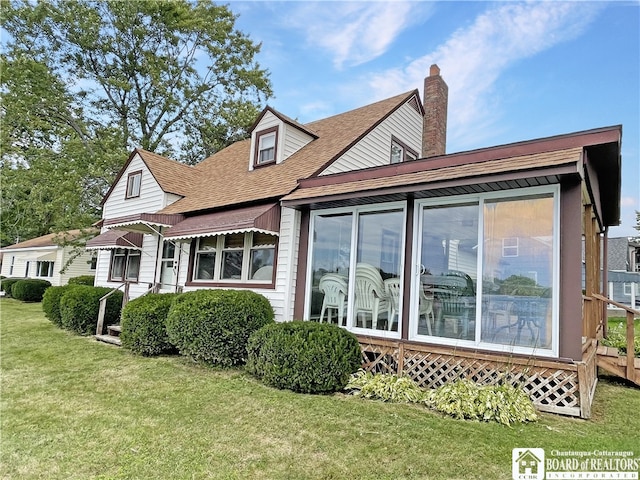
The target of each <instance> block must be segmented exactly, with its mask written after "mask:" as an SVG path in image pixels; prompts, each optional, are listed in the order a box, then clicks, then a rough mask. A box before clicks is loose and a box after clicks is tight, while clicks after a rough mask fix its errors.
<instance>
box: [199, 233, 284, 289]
mask: <svg viewBox="0 0 640 480" xmlns="http://www.w3.org/2000/svg"><path fill="white" fill-rule="evenodd" d="M276 240H277V237H276V236H275V235H271V234H268V233H262V232H244V233H231V234H227V235H216V236H212V237H203V238H199V239H198V241H197V243H196V247H195V250H194V262H193V277H192V278H193V282H195V283H204V282H234V283H242V282H250V283H255V282H258V283H262V282H264V283H271V282H272V280H273V268H274V264H275V250H276Z"/></svg>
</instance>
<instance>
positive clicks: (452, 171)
mask: <svg viewBox="0 0 640 480" xmlns="http://www.w3.org/2000/svg"><path fill="white" fill-rule="evenodd" d="M581 154H582V148H581V147H574V148H570V149H566V150H559V151H555V152H543V153H536V154H532V155H519V156H512V157H507V158H498V159H493V160H487V161H483V162H478V163H470V164H463V165H455V166H450V167H442V168H436V169H428V160H425V161H422V162H424V163H425V169H424V170H419V171H417V172H411V173H404V174H398V175H393V174H389V175H379V176H376V177H375V178H367V179H362V180H352V181H345V182H336V183H333V184H326V185H317V186H310V187H307V188H299V189H298V190H296V191H295V192H293V193H291V194H289V195H287V196H285V197H284V198H283V201H285V202H289V203H290V204H296V203H300V201H301V200H307V201H308V200H312V199H321V198H328V197H331V196H335V195H342V194H346V193H353V192H364V191H374V190H380V189H385V188H394V187H409V186H411V185H424V184H429V183H434V182H440V181H450V180H456V179H463V178H470V177H478V176H483V175H491V174H498V173H504V172H517V171H535V169H538V168H544V167H556V166H560V165H566V164H577V163H578V162H579V161H580V159H581ZM385 168H394V167H385ZM303 203H306V202H303Z"/></svg>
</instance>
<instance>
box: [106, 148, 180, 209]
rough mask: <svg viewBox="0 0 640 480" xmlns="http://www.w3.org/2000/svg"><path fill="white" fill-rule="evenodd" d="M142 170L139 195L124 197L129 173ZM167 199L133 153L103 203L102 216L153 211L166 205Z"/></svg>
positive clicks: (140, 160)
mask: <svg viewBox="0 0 640 480" xmlns="http://www.w3.org/2000/svg"><path fill="white" fill-rule="evenodd" d="M140 170H142V180H141V184H140V196H139V197H136V198H129V199H125V194H126V191H127V179H128V178H129V173H132V172H137V171H140ZM167 202H168V199H167V194H165V193H164V192H163V191H162V189H161V188H160V185H158V182H156V180H155V178H153V175H152V174H151V172H149V169H148V168H147V166H146V165H145V163H144V162H143V161H142V159H141V158H140V156H139V155H137V154H136V155H135V157H133V159H132V160H131V162H130V163H129V165H128V166H127V169H126V170H125V171H124V173H123V174H122V176H121V177H120V179H119V180H118V183H116V185H115V187H114V188H113V190H112V191H111V194H110V195H109V198H107V200H106V201H105V203H104V206H103V211H102V218H106V219H108V218H117V217H124V216H126V215H133V214H136V213H154V212H157V211H158V210H160V209H161V208H163V207H164V206H165V205H167Z"/></svg>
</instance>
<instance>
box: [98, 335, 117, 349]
mask: <svg viewBox="0 0 640 480" xmlns="http://www.w3.org/2000/svg"><path fill="white" fill-rule="evenodd" d="M95 337H96V340H98V341H99V342H105V343H110V344H112V345H117V346H121V345H122V340H120V338H119V337H117V336H114V335H96V336H95Z"/></svg>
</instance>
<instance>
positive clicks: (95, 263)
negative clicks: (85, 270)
mask: <svg viewBox="0 0 640 480" xmlns="http://www.w3.org/2000/svg"><path fill="white" fill-rule="evenodd" d="M87 263H88V264H89V270H95V269H96V268H98V256H97V255H96V254H93V256H92V257H91V259H90V260H89V261H88V262H87Z"/></svg>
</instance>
